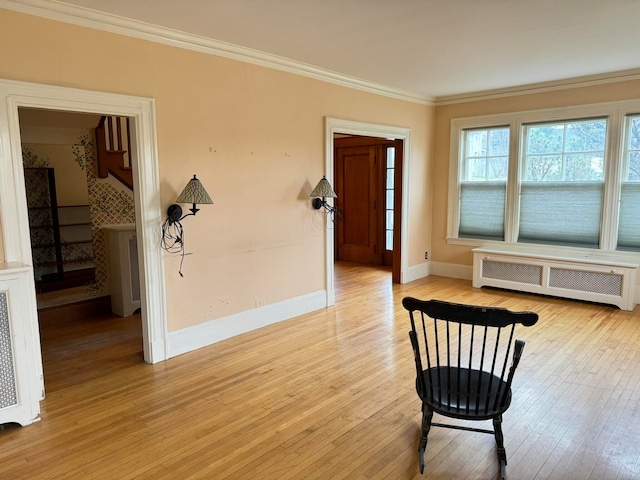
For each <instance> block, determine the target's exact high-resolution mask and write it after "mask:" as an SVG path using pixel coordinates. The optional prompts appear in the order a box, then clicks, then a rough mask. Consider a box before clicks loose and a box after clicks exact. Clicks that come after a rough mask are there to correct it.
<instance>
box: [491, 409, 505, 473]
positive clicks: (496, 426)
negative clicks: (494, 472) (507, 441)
mask: <svg viewBox="0 0 640 480" xmlns="http://www.w3.org/2000/svg"><path fill="white" fill-rule="evenodd" d="M493 431H494V432H495V436H496V446H497V448H498V460H500V478H501V479H502V480H506V479H507V452H506V450H505V449H504V436H503V435H502V415H499V416H497V417H494V418H493Z"/></svg>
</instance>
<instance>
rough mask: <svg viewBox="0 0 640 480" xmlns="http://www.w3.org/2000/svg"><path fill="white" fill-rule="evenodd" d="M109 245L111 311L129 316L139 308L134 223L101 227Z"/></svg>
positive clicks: (138, 278) (122, 315)
mask: <svg viewBox="0 0 640 480" xmlns="http://www.w3.org/2000/svg"><path fill="white" fill-rule="evenodd" d="M105 233H106V238H107V241H108V244H109V278H110V284H111V311H112V312H113V313H115V314H116V315H120V316H121V317H129V316H131V315H133V313H134V312H135V311H136V310H137V309H139V308H140V276H139V269H138V245H137V241H136V231H135V225H114V226H110V227H107V228H105Z"/></svg>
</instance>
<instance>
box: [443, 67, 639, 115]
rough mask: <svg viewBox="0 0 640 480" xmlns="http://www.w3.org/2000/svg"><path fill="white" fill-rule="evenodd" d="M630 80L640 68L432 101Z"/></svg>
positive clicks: (460, 100)
mask: <svg viewBox="0 0 640 480" xmlns="http://www.w3.org/2000/svg"><path fill="white" fill-rule="evenodd" d="M631 80H640V68H636V69H632V70H623V71H619V72H609V73H601V74H597V75H587V76H583V77H574V78H566V79H563V80H555V81H551V82H541V83H532V84H528V85H520V86H517V87H509V88H501V89H496V90H486V91H482V92H470V93H463V94H460V95H450V96H446V97H436V98H435V101H434V103H435V105H436V106H441V105H454V104H457V103H469V102H481V101H484V100H495V99H497V98H505V97H515V96H519V95H531V94H535V93H545V92H553V91H558V90H567V89H570V88H580V87H591V86H595V85H604V84H607V83H616V82H627V81H631Z"/></svg>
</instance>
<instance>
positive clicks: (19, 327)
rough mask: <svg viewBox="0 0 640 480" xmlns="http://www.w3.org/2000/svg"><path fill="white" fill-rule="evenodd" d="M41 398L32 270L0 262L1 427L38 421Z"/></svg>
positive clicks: (41, 381) (24, 266) (42, 391)
mask: <svg viewBox="0 0 640 480" xmlns="http://www.w3.org/2000/svg"><path fill="white" fill-rule="evenodd" d="M43 397H44V384H43V376H42V355H41V353H40V335H39V333H38V312H37V309H36V306H35V288H34V285H33V269H32V268H31V267H29V266H26V265H22V264H19V263H0V424H4V423H19V424H20V425H22V426H24V425H28V424H30V423H33V422H35V421H37V420H39V419H40V400H42V398H43Z"/></svg>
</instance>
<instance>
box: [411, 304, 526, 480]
mask: <svg viewBox="0 0 640 480" xmlns="http://www.w3.org/2000/svg"><path fill="white" fill-rule="evenodd" d="M402 305H403V306H404V308H406V309H407V310H408V311H409V317H410V319H411V331H410V332H409V337H410V339H411V345H412V347H413V354H414V357H415V363H416V374H417V375H416V390H417V391H418V396H419V397H420V399H421V400H422V432H421V436H420V444H419V446H418V453H419V455H420V473H423V472H424V452H425V449H426V447H427V436H428V434H429V429H430V428H431V426H432V425H433V426H438V427H447V428H455V429H459V430H468V431H474V432H482V433H489V434H493V435H495V438H496V446H497V450H498V459H499V460H500V474H501V477H502V478H503V479H506V465H507V455H506V452H505V448H504V439H503V435H502V426H501V425H502V414H503V413H504V412H505V411H506V410H507V409H508V408H509V405H510V404H511V382H512V380H513V375H514V372H515V370H516V368H517V366H518V362H519V361H520V357H521V355H522V350H523V349H524V342H523V341H522V340H514V330H515V326H516V324H522V325H524V326H525V327H530V326H532V325H535V323H536V322H537V321H538V315H537V314H535V313H533V312H512V311H509V310H507V309H504V308H496V307H480V306H474V305H463V304H458V303H450V302H443V301H439V300H429V301H424V300H418V299H415V298H411V297H406V298H404V299H403V300H402ZM512 349H513V359H512V362H511V366H510V367H509V369H508V370H507V364H508V361H509V355H510V353H511V350H512ZM423 362H426V368H424V367H423V365H424V363H423ZM434 412H435V413H438V414H440V415H443V416H446V417H452V418H457V419H462V420H492V421H493V429H494V430H493V431H491V430H484V429H480V428H471V427H464V426H459V425H448V424H442V423H432V421H431V420H432V418H433V414H434Z"/></svg>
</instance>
